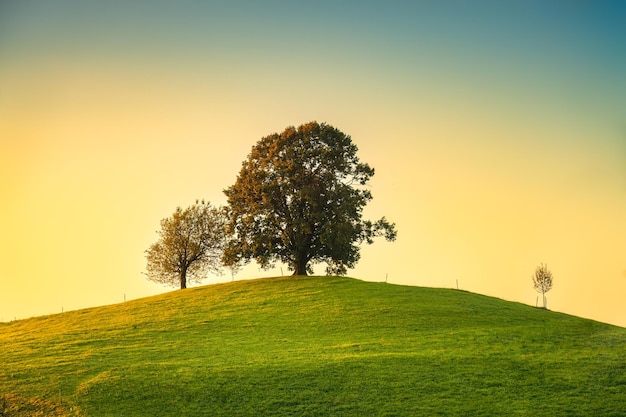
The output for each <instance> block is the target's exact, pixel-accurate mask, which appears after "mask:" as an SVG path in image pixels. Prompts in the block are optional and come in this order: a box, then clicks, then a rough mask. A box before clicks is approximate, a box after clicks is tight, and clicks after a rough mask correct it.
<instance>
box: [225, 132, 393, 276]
mask: <svg viewBox="0 0 626 417" xmlns="http://www.w3.org/2000/svg"><path fill="white" fill-rule="evenodd" d="M373 175H374V169H373V168H371V167H370V166H369V165H367V164H365V163H362V162H361V161H360V160H359V158H358V157H357V147H356V146H355V145H354V144H353V143H352V139H351V138H350V136H348V135H346V134H344V133H342V132H341V131H339V130H338V129H336V128H334V127H333V126H330V125H328V124H324V123H322V124H319V123H317V122H311V123H307V124H304V125H302V126H300V127H298V128H297V129H296V128H295V127H288V128H286V129H285V130H284V131H283V132H282V133H280V134H278V133H274V134H271V135H269V136H266V137H264V138H262V139H261V140H260V141H259V142H258V143H257V144H256V145H255V146H254V147H253V148H252V151H251V152H250V155H249V156H248V159H246V160H245V161H244V162H243V164H242V168H241V171H240V172H239V175H238V177H237V180H236V182H235V184H234V185H233V186H231V187H229V188H228V189H226V190H225V191H224V193H225V194H226V196H227V197H228V204H229V210H230V221H229V231H230V232H231V236H232V238H231V239H230V241H229V243H228V244H227V246H226V249H225V252H224V262H225V263H226V264H227V265H232V264H238V263H241V262H247V261H249V260H250V259H252V258H254V259H256V261H257V262H258V263H259V264H260V265H261V266H262V267H264V268H269V267H272V266H273V265H274V263H275V262H276V261H279V262H283V263H286V264H287V265H288V266H289V268H290V269H291V270H292V271H293V273H294V275H306V274H307V273H310V272H311V264H313V263H320V262H323V263H326V265H327V268H326V272H327V273H328V274H345V273H346V270H347V268H353V267H354V265H355V264H356V262H357V261H358V260H359V257H360V254H359V244H360V243H362V242H366V243H368V244H371V243H372V242H373V238H374V237H376V236H384V237H385V238H386V239H387V240H389V241H393V240H395V238H396V229H395V225H394V224H392V223H389V222H388V221H387V220H386V219H385V218H384V217H383V218H381V219H380V220H377V221H375V222H372V221H369V220H363V219H362V213H363V208H364V207H365V205H366V204H367V203H368V202H369V201H370V200H371V199H372V194H371V192H370V191H369V190H368V189H367V188H366V187H365V186H366V184H367V182H368V181H369V180H370V178H371V177H372V176H373Z"/></svg>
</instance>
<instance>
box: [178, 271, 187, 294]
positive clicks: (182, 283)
mask: <svg viewBox="0 0 626 417" xmlns="http://www.w3.org/2000/svg"><path fill="white" fill-rule="evenodd" d="M179 278H180V289H181V290H184V289H185V288H187V268H183V269H181V270H180V275H179Z"/></svg>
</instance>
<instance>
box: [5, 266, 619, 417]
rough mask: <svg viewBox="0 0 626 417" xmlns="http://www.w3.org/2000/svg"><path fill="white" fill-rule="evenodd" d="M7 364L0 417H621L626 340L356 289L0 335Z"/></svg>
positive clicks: (246, 284) (568, 321)
mask: <svg viewBox="0 0 626 417" xmlns="http://www.w3.org/2000/svg"><path fill="white" fill-rule="evenodd" d="M0 361H1V362H2V367H1V368H0V416H3V417H6V416H11V417H13V416H20V417H21V416H27V415H28V416H34V415H41V416H73V415H80V416H136V417H139V416H150V417H154V416H247V415H249V416H402V415H406V416H415V415H427V416H435V415H464V416H469V415H472V416H476V415H485V416H493V415H506V416H512V415H513V416H514V415H529V416H537V415H539V416H558V415H563V416H574V415H581V416H591V415H593V416H603V415H604V416H610V415H615V416H618V415H626V329H623V328H620V327H615V326H610V325H607V324H602V323H598V322H594V321H590V320H584V319H580V318H576V317H572V316H568V315H564V314H558V313H554V312H549V311H545V310H542V309H536V308H533V307H529V306H525V305H521V304H517V303H511V302H506V301H502V300H499V299H494V298H490V297H485V296H481V295H477V294H472V293H468V292H463V291H455V290H446V289H433V288H418V287H404V286H397V285H389V284H383V283H371V282H363V281H358V280H354V279H348V278H334V277H303V278H276V279H261V280H253V281H241V282H233V283H228V284H219V285H211V286H207V287H201V288H192V289H188V290H185V291H175V292H171V293H167V294H163V295H160V296H156V297H151V298H146V299H141V300H136V301H129V302H127V303H124V304H118V305H112V306H106V307H99V308H93V309H87V310H80V311H73V312H67V313H64V314H57V315H53V316H46V317H37V318H33V319H28V320H21V321H17V322H13V323H5V324H0Z"/></svg>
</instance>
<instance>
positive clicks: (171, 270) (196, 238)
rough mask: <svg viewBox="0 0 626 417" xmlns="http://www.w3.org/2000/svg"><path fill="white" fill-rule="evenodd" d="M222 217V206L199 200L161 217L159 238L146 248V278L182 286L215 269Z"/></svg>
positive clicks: (221, 243)
mask: <svg viewBox="0 0 626 417" xmlns="http://www.w3.org/2000/svg"><path fill="white" fill-rule="evenodd" d="M225 219H226V216H225V213H224V211H223V210H222V209H219V208H216V207H212V206H211V203H209V202H204V200H203V201H201V202H199V201H196V203H195V204H194V205H192V206H191V207H188V208H186V209H184V210H183V209H181V208H180V207H178V208H177V209H176V211H175V212H174V214H173V215H172V216H171V217H168V218H165V219H163V220H161V230H160V231H159V232H158V233H159V236H160V238H159V241H158V242H156V243H153V244H152V245H151V246H150V248H149V249H148V250H147V251H146V259H147V261H148V262H147V267H146V275H147V277H148V279H149V280H150V281H154V282H157V283H160V284H166V285H171V286H177V285H180V288H181V289H184V288H187V283H188V282H200V281H201V280H202V279H204V278H206V275H207V273H208V272H209V271H213V272H219V270H220V265H221V256H222V252H223V247H224V236H225V233H224V230H225Z"/></svg>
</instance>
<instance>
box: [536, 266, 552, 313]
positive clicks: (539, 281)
mask: <svg viewBox="0 0 626 417" xmlns="http://www.w3.org/2000/svg"><path fill="white" fill-rule="evenodd" d="M533 284H534V287H535V290H537V292H540V293H541V298H542V299H543V308H547V303H546V293H547V292H548V291H550V290H551V289H552V272H550V271H549V270H548V266H547V265H544V264H541V265H539V266H538V267H537V269H535V274H534V275H533Z"/></svg>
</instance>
